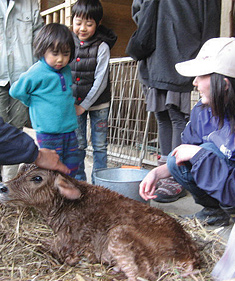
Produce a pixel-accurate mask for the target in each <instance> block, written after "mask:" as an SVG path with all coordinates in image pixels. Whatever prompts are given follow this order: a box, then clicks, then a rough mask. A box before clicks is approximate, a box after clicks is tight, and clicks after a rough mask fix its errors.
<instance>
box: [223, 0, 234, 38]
mask: <svg viewBox="0 0 235 281" xmlns="http://www.w3.org/2000/svg"><path fill="white" fill-rule="evenodd" d="M233 4H234V1H233V0H222V6H221V24H220V36H221V37H231V36H232V30H233Z"/></svg>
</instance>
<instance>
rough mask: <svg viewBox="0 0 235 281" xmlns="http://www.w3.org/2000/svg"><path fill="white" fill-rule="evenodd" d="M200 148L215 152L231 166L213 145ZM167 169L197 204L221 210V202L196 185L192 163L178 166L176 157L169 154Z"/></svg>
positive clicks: (206, 144) (205, 144)
mask: <svg viewBox="0 0 235 281" xmlns="http://www.w3.org/2000/svg"><path fill="white" fill-rule="evenodd" d="M200 146H201V147H203V148H205V149H206V150H210V151H213V153H215V154H216V155H217V156H218V157H220V158H221V159H224V160H225V161H226V162H227V164H228V165H231V163H230V161H229V160H228V159H227V158H226V157H225V155H224V154H223V153H222V152H221V151H220V150H219V149H218V148H217V147H216V146H215V145H214V144H213V143H204V144H202V145H200ZM167 167H168V169H169V171H170V173H171V175H172V176H173V177H174V178H175V179H176V181H177V182H178V183H179V184H181V185H182V186H183V187H184V188H185V189H187V190H188V191H189V192H190V193H191V194H192V196H193V198H194V200H195V202H196V203H197V204H200V205H202V206H204V207H211V208H219V201H218V200H216V199H214V198H212V197H211V196H209V195H208V194H207V193H206V192H205V191H204V190H202V189H200V188H199V187H198V186H197V185H196V183H195V181H194V179H193V176H192V174H191V168H192V166H191V163H190V162H185V165H182V166H178V165H176V162H175V156H172V155H171V154H169V155H168V157H167Z"/></svg>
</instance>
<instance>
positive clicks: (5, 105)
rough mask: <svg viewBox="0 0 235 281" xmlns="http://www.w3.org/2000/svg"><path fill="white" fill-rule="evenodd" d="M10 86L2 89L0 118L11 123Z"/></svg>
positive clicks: (0, 90) (0, 92) (0, 91)
mask: <svg viewBox="0 0 235 281" xmlns="http://www.w3.org/2000/svg"><path fill="white" fill-rule="evenodd" d="M9 88H10V84H9V83H8V84H7V85H6V86H4V87H0V116H1V117H2V118H3V120H4V121H5V122H7V123H9V116H8V112H9V105H10V96H9Z"/></svg>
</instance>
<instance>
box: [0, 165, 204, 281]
mask: <svg viewBox="0 0 235 281" xmlns="http://www.w3.org/2000/svg"><path fill="white" fill-rule="evenodd" d="M0 202H1V203H8V202H10V203H13V204H16V205H21V206H32V207H34V208H35V209H37V210H39V211H40V212H41V214H42V215H43V216H44V218H45V219H46V221H47V223H48V224H49V226H50V227H51V228H52V229H53V231H54V232H55V234H56V235H57V237H56V239H55V241H53V244H52V246H51V251H52V252H53V254H54V255H56V257H58V259H59V260H60V261H61V262H65V263H67V264H69V265H75V264H76V263H78V262H79V260H80V257H81V256H86V257H87V258H88V259H89V260H90V262H102V263H106V264H109V265H114V266H115V267H117V268H119V269H120V270H122V271H123V272H124V273H125V275H126V276H127V278H128V280H129V281H134V280H137V277H143V278H147V279H149V280H155V279H156V275H155V273H157V271H158V270H159V268H160V267H162V266H163V267H164V266H165V267H166V264H168V263H169V262H175V263H176V265H178V266H182V267H183V268H184V269H185V270H187V271H189V270H192V269H194V268H196V267H197V266H198V265H199V254H198V251H197V248H196V246H195V244H194V243H193V241H192V240H191V238H190V236H189V235H188V233H186V232H185V231H184V230H183V228H182V226H181V225H180V224H179V223H178V222H177V221H176V220H175V219H173V218H172V217H170V216H169V215H167V214H165V213H164V212H162V211H161V210H159V209H157V208H153V207H150V206H148V205H145V204H143V203H140V202H138V201H135V200H132V199H129V198H126V197H124V196H122V195H119V194H118V193H116V192H113V191H111V190H109V189H106V188H104V187H101V186H95V185H90V184H88V183H86V182H79V181H77V180H75V179H73V178H71V177H69V176H66V175H64V174H61V173H58V172H54V171H49V170H44V169H40V168H38V167H36V166H34V165H24V166H23V167H22V169H21V171H20V172H19V174H18V175H17V177H16V178H15V179H13V180H11V181H9V182H7V183H5V185H3V184H1V186H0Z"/></svg>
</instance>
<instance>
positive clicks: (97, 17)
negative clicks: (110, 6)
mask: <svg viewBox="0 0 235 281" xmlns="http://www.w3.org/2000/svg"><path fill="white" fill-rule="evenodd" d="M75 16H76V17H81V18H85V19H93V20H94V21H95V22H96V25H97V26H98V25H99V23H100V21H101V20H102V18H103V7H102V5H101V3H100V1H99V0H78V1H77V2H76V3H75V4H74V6H73V8H72V18H74V17H75Z"/></svg>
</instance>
